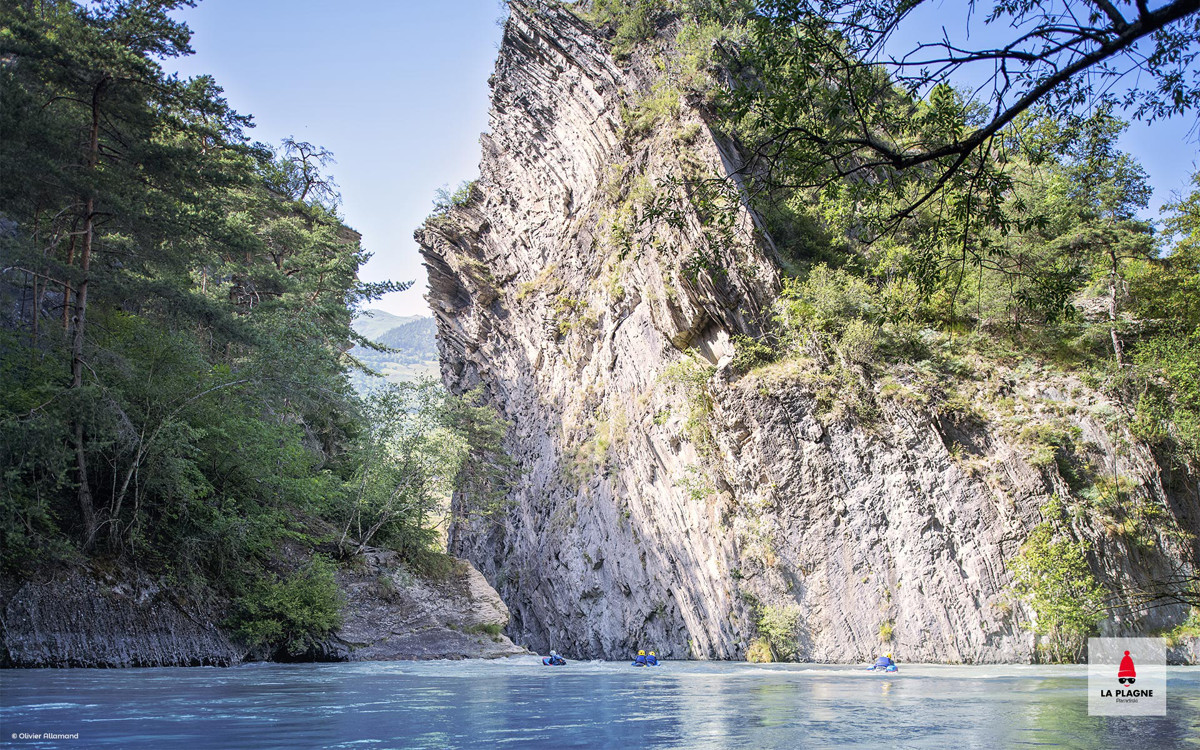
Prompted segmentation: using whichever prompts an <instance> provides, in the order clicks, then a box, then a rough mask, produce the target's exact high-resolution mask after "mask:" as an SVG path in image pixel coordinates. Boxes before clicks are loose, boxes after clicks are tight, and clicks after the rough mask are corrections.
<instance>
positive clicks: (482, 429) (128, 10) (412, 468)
mask: <svg viewBox="0 0 1200 750" xmlns="http://www.w3.org/2000/svg"><path fill="white" fill-rule="evenodd" d="M186 4H188V3H185V2H181V1H178V0H157V1H155V0H152V1H150V2H112V3H101V4H92V3H89V4H76V3H73V2H66V1H64V0H58V1H56V0H47V1H46V2H39V3H11V2H6V3H3V4H2V5H0V20H2V24H0V101H3V106H2V107H0V175H2V179H0V258H2V260H0V350H2V353H3V358H2V360H0V534H2V535H3V538H2V540H0V546H2V548H3V569H4V575H5V577H6V579H7V578H9V577H12V576H20V575H24V574H26V573H29V572H33V571H36V570H39V569H41V568H44V567H46V566H49V565H54V564H59V563H64V564H78V563H83V562H89V561H90V563H92V564H101V565H109V566H116V567H117V568H118V569H119V568H124V567H133V568H136V569H138V570H141V571H145V572H149V573H151V574H154V575H158V576H161V577H163V578H164V579H165V580H166V581H168V582H169V583H171V584H173V585H175V586H177V587H178V590H179V591H180V592H185V593H183V594H181V595H186V596H191V597H194V598H197V599H200V600H210V599H212V598H213V597H216V598H217V600H219V601H222V602H228V607H227V612H228V616H229V620H228V623H227V624H229V625H230V626H231V627H235V626H236V627H237V628H238V630H239V632H241V633H242V634H243V636H244V637H245V638H247V639H249V640H251V641H253V642H256V643H262V644H266V645H270V646H272V647H286V648H288V649H290V650H293V651H294V650H302V649H303V648H304V646H305V643H306V642H307V639H308V638H310V637H311V636H313V635H317V634H320V633H322V632H324V631H326V630H328V629H329V628H330V627H331V626H332V625H333V624H334V623H335V621H336V601H335V590H334V588H333V582H332V581H333V579H332V570H333V568H332V567H331V566H332V563H331V562H330V558H345V557H348V556H352V555H353V554H355V552H356V550H360V549H361V548H362V546H363V545H365V544H367V543H371V544H375V545H387V546H391V547H394V548H396V549H398V550H400V551H401V552H403V553H404V554H405V555H406V556H407V557H408V558H409V559H410V560H416V561H420V560H423V559H427V558H428V556H429V554H431V553H432V552H433V551H434V547H433V542H434V541H435V535H434V534H433V533H432V532H431V531H430V530H429V525H430V524H431V522H432V520H431V519H430V518H429V509H430V508H431V507H432V505H433V503H434V502H436V501H438V500H440V498H441V496H442V494H443V493H444V492H445V491H446V489H447V488H448V487H450V486H454V485H455V483H456V482H459V481H465V479H463V478H462V477H460V471H459V469H460V467H462V466H463V465H464V461H466V459H467V457H468V455H475V456H480V455H484V454H486V452H487V450H488V447H489V446H488V445H485V443H489V441H490V442H492V443H494V441H495V439H496V432H495V422H494V416H493V415H492V414H491V412H489V411H488V410H486V409H477V408H475V407H473V406H471V404H470V403H469V401H468V400H462V399H451V398H448V397H446V396H445V394H443V393H441V392H440V391H438V390H437V389H434V388H432V387H431V386H428V385H408V386H405V387H402V388H400V387H393V388H391V389H386V390H385V391H384V392H383V393H381V394H379V395H378V396H376V398H375V399H374V400H373V401H371V402H365V403H364V402H362V401H360V400H359V399H358V397H357V396H356V395H355V393H354V392H353V390H352V388H351V386H350V383H349V378H348V371H349V369H350V361H349V359H348V358H347V357H346V356H345V354H344V352H345V350H346V349H347V348H348V347H349V345H350V344H351V343H353V342H355V341H360V340H361V339H360V338H359V337H358V336H357V334H355V333H354V332H353V330H352V329H351V327H350V323H351V311H352V309H353V308H354V307H356V306H357V305H358V303H360V302H361V301H364V300H369V299H371V298H373V297H375V296H377V295H379V294H381V293H383V292H386V291H390V290H395V289H399V288H403V286H406V285H398V284H393V283H383V284H366V283H363V282H361V281H359V280H358V277H357V271H358V269H359V267H360V266H361V264H362V263H363V262H364V261H365V259H366V258H367V254H366V253H365V251H364V250H363V248H362V247H361V246H360V244H359V237H358V235H357V234H356V233H355V232H354V231H352V230H351V229H349V228H348V227H346V226H345V225H344V224H343V223H342V221H341V220H340V218H339V216H338V212H337V195H336V193H334V191H333V187H332V182H331V181H330V180H328V178H326V177H325V176H324V175H323V174H322V172H321V168H322V166H323V165H324V162H325V160H326V157H327V156H328V154H327V153H326V152H324V151H323V150H321V149H319V148H314V147H312V146H311V145H310V144H302V143H295V142H292V141H288V142H286V143H285V144H284V145H283V146H282V147H281V148H279V149H274V148H271V147H269V146H266V145H264V144H261V143H255V142H252V141H251V140H250V139H249V138H248V135H247V129H248V128H249V126H250V124H251V122H250V118H249V117H247V116H245V115H242V114H239V113H237V112H234V111H233V110H231V109H230V108H229V106H228V105H227V104H226V102H225V100H224V98H223V96H222V91H221V89H220V87H219V86H218V85H217V84H216V82H215V81H213V80H212V79H211V78H208V77H199V78H194V79H180V78H177V77H174V76H168V75H166V74H165V73H164V72H163V69H162V66H161V65H160V63H159V61H161V60H163V59H165V58H170V57H175V56H179V55H185V54H188V53H189V52H190V50H189V47H188V44H189V40H190V36H191V33H190V31H189V30H188V28H187V27H186V26H184V25H183V24H181V23H178V22H176V21H174V20H173V19H172V17H171V12H172V11H174V10H175V9H177V8H178V7H180V6H182V5H186ZM389 407H396V409H397V411H396V412H395V413H392V412H391V411H390V408H389ZM481 451H482V452H481ZM486 466H487V465H486V464H485V465H483V468H482V469H481V468H480V466H474V467H473V468H472V472H471V480H472V481H481V479H480V478H481V477H486V476H490V475H489V474H488V472H487V469H486ZM285 544H286V545H290V549H291V550H292V551H291V552H289V553H288V554H284V553H283V550H284V546H285ZM317 550H319V551H320V553H321V554H314V552H315V551H317ZM297 551H298V552H297Z"/></svg>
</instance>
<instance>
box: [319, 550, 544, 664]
mask: <svg viewBox="0 0 1200 750" xmlns="http://www.w3.org/2000/svg"><path fill="white" fill-rule="evenodd" d="M337 580H338V586H339V587H340V588H341V589H342V591H343V593H344V595H345V597H346V603H345V606H344V607H343V609H342V626H341V627H340V628H339V629H338V630H337V631H336V632H335V633H334V634H333V636H332V637H331V638H329V639H328V640H327V641H326V642H325V643H324V644H322V646H321V648H320V649H319V651H320V652H321V653H322V654H323V656H324V657H325V658H326V659H328V660H331V661H385V660H394V659H480V658H481V659H494V658H497V657H502V656H514V655H516V654H525V653H529V652H528V651H526V650H525V649H523V648H521V647H519V646H516V645H514V644H513V642H512V641H510V640H509V639H508V637H507V636H505V635H504V634H503V633H502V630H503V629H504V627H506V626H507V625H508V608H507V607H505V606H504V602H503V601H501V600H500V597H499V595H497V594H496V591H495V590H494V589H493V588H492V587H491V586H489V585H488V583H487V581H485V580H484V579H483V576H481V575H480V574H479V571H477V570H475V568H473V567H472V566H471V565H470V564H469V563H467V562H465V561H462V560H456V561H454V564H453V568H452V569H451V570H450V571H448V572H447V573H446V574H445V575H443V576H437V577H427V578H420V577H417V576H414V575H413V574H412V573H410V572H408V570H406V569H405V568H404V566H402V565H400V563H399V560H398V559H397V556H396V553H394V552H391V551H387V550H378V549H368V550H367V551H366V552H365V553H364V554H363V555H362V557H361V559H360V560H359V562H358V564H356V565H355V566H354V567H347V568H343V569H342V570H340V571H339V572H338V574H337Z"/></svg>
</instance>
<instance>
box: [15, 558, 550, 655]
mask: <svg viewBox="0 0 1200 750" xmlns="http://www.w3.org/2000/svg"><path fill="white" fill-rule="evenodd" d="M337 583H338V587H339V588H340V589H341V592H342V596H343V597H344V604H343V607H342V612H341V614H342V625H341V627H339V628H338V629H337V630H335V631H333V633H331V634H330V635H329V636H328V637H327V638H326V639H324V640H323V641H321V642H319V643H317V644H316V645H315V646H313V648H312V649H310V651H309V652H308V653H306V654H301V655H298V656H288V657H286V658H288V659H294V660H300V661H379V660H393V659H469V658H495V657H501V656H512V655H515V654H523V653H527V652H526V651H525V649H523V648H520V647H518V646H515V645H513V643H512V641H510V640H509V639H508V638H507V637H506V636H504V635H503V634H501V633H500V630H501V629H502V628H503V627H504V626H505V625H506V624H507V622H508V611H507V609H506V608H505V606H504V603H503V602H502V601H501V600H500V598H499V597H498V596H497V595H496V592H495V591H494V590H493V589H492V587H491V586H489V585H488V584H487V582H486V581H484V580H483V577H482V576H481V575H480V574H479V572H478V571H476V570H475V569H474V568H473V567H471V565H470V564H469V563H467V562H465V561H461V560H460V561H456V563H455V564H454V567H453V569H452V570H451V571H450V572H449V573H448V574H447V575H445V576H443V577H438V578H428V577H421V576H417V575H414V574H412V573H410V572H409V571H408V570H407V569H406V568H405V567H404V566H402V565H401V564H400V563H399V562H398V559H397V557H396V554H395V553H394V552H390V551H386V550H378V549H372V548H368V549H367V550H366V551H365V552H364V553H363V554H362V555H361V556H360V557H359V558H358V560H357V564H356V565H355V566H354V567H353V568H348V567H343V568H342V569H340V570H339V571H338V573H337ZM3 593H4V596H3V600H2V601H0V614H2V615H3V617H2V620H0V622H2V624H3V650H2V651H0V667H169V666H230V665H234V664H239V663H242V662H246V661H263V660H269V659H272V658H273V657H274V658H279V657H280V656H281V655H275V654H271V653H269V652H265V651H263V650H262V649H254V648H250V647H248V646H246V645H245V644H243V643H241V642H240V641H239V640H238V639H237V637H236V636H235V635H234V634H232V633H230V632H228V631H227V629H226V628H224V627H223V625H222V622H223V620H224V619H225V618H224V616H223V611H222V608H221V606H219V605H218V604H216V603H207V604H205V603H201V602H195V601H191V600H189V599H188V598H187V597H186V596H183V595H181V593H180V592H176V591H173V590H172V589H171V588H169V587H167V586H164V585H163V584H162V582H161V581H157V580H155V579H153V578H151V577H149V576H146V575H144V574H139V573H137V572H134V571H130V570H124V569H113V570H107V571H99V570H95V569H90V568H64V569H59V570H54V571H44V572H43V574H42V575H40V576H34V577H33V578H32V579H29V580H24V581H19V582H6V584H5V590H4V592H3Z"/></svg>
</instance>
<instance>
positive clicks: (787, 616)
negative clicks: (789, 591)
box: [756, 604, 800, 661]
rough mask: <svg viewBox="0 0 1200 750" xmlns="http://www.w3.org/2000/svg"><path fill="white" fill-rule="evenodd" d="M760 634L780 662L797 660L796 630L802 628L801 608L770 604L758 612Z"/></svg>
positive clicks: (790, 605)
mask: <svg viewBox="0 0 1200 750" xmlns="http://www.w3.org/2000/svg"><path fill="white" fill-rule="evenodd" d="M756 624H757V625H758V632H759V633H761V634H762V636H763V638H765V639H766V642H767V644H768V645H769V646H770V650H771V655H772V657H774V659H776V660H779V661H790V660H792V659H794V658H796V628H798V627H799V626H800V607H799V605H796V604H784V605H774V604H768V605H766V606H765V607H762V608H761V609H759V610H758V621H757V623H756Z"/></svg>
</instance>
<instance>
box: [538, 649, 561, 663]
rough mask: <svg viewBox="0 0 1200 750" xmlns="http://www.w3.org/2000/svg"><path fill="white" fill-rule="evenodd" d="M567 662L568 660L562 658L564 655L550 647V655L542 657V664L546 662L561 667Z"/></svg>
mask: <svg viewBox="0 0 1200 750" xmlns="http://www.w3.org/2000/svg"><path fill="white" fill-rule="evenodd" d="M566 663H567V660H566V659H564V658H562V656H561V655H560V654H559V653H558V652H557V651H555V650H554V649H550V655H549V656H547V657H544V658H543V659H542V664H545V665H546V666H548V667H561V666H562V665H564V664H566Z"/></svg>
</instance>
